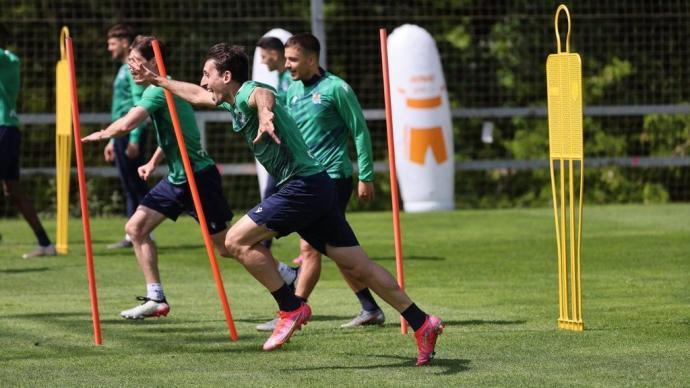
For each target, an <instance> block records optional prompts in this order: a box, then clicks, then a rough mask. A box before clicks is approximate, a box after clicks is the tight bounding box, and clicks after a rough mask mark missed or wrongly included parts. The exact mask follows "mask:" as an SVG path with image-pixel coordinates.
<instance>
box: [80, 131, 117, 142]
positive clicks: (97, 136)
mask: <svg viewBox="0 0 690 388" xmlns="http://www.w3.org/2000/svg"><path fill="white" fill-rule="evenodd" d="M105 139H110V137H109V136H106V135H105V130H100V131H96V132H94V133H92V134H90V135H89V136H86V137H82V138H81V142H82V143H92V142H95V141H99V140H105Z"/></svg>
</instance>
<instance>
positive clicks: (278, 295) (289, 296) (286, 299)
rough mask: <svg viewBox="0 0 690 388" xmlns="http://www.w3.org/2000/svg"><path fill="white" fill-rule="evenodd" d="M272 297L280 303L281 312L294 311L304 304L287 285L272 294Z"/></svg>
mask: <svg viewBox="0 0 690 388" xmlns="http://www.w3.org/2000/svg"><path fill="white" fill-rule="evenodd" d="M271 295H273V299H275V300H276V302H278V308H279V309H280V311H294V310H297V309H298V308H299V306H300V305H301V304H302V301H301V300H300V299H299V298H298V297H296V296H295V293H294V292H292V290H290V288H289V287H288V285H287V284H285V283H283V285H282V286H280V288H279V289H277V290H275V291H273V292H271Z"/></svg>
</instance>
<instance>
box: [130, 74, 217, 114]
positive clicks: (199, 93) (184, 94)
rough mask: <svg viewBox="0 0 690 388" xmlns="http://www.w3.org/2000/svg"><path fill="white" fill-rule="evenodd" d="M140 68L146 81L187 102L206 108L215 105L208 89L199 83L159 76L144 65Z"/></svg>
mask: <svg viewBox="0 0 690 388" xmlns="http://www.w3.org/2000/svg"><path fill="white" fill-rule="evenodd" d="M141 70H142V71H143V73H144V78H145V79H146V80H147V81H148V82H150V83H152V84H154V85H157V86H160V87H162V88H164V89H168V90H170V92H172V94H174V95H176V96H178V97H180V98H181V99H183V100H185V101H187V102H189V103H190V104H192V105H195V106H201V107H207V108H215V107H216V104H215V103H214V102H213V99H212V98H211V93H209V91H208V90H206V89H204V88H202V87H201V86H199V85H196V84H193V83H189V82H182V81H175V80H172V79H168V78H165V77H161V76H160V75H158V74H156V73H154V72H152V71H151V70H149V69H147V68H146V67H144V66H141Z"/></svg>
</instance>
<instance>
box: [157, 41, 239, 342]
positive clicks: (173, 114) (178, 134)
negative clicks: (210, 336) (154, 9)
mask: <svg viewBox="0 0 690 388" xmlns="http://www.w3.org/2000/svg"><path fill="white" fill-rule="evenodd" d="M151 45H152V46H153V53H154V55H155V56H156V65H157V66H158V71H159V72H160V75H161V76H162V77H167V75H168V74H167V72H166V71H165V63H164V62H163V55H162V54H161V48H160V45H159V44H158V41H157V40H154V41H153V42H151ZM164 91H165V100H166V101H167V103H168V110H169V111H170V118H171V119H172V123H173V127H174V128H175V138H177V145H178V147H179V148H180V155H181V156H182V162H183V163H184V171H185V174H187V180H188V182H189V189H190V191H191V192H192V199H193V200H194V209H195V210H196V214H197V216H198V217H199V225H200V226H201V233H202V234H203V236H204V244H205V245H206V253H208V260H209V261H210V262H211V268H212V269H213V277H214V278H215V280H216V286H217V288H218V296H220V301H221V303H222V304H223V312H225V320H226V321H227V323H228V330H229V331H230V339H232V340H233V341H237V338H238V337H237V330H235V321H233V319H232V312H231V311H230V305H228V298H227V297H226V295H225V287H224V286H223V278H222V277H221V276H220V270H219V269H218V261H217V260H216V253H215V251H214V250H213V243H212V242H211V235H210V234H209V233H208V226H207V225H206V215H205V214H204V209H203V208H202V207H201V199H200V198H199V191H198V190H197V186H196V179H195V178H194V171H193V170H192V163H191V162H190V161H189V154H188V153H187V146H186V145H185V142H184V136H183V135H182V127H180V118H179V117H178V116H177V109H175V100H174V99H173V95H172V93H171V92H170V91H169V90H167V89H164Z"/></svg>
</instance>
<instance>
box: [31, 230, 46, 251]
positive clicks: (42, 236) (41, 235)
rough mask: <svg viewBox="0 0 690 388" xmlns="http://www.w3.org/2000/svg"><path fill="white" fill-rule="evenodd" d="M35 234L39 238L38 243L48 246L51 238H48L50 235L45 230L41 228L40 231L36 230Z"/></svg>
mask: <svg viewBox="0 0 690 388" xmlns="http://www.w3.org/2000/svg"><path fill="white" fill-rule="evenodd" d="M34 234H35V235H36V238H37V239H38V245H40V246H42V247H47V246H48V245H50V239H49V238H48V235H47V234H46V231H45V230H43V229H41V230H39V231H38V232H35V233H34Z"/></svg>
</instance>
